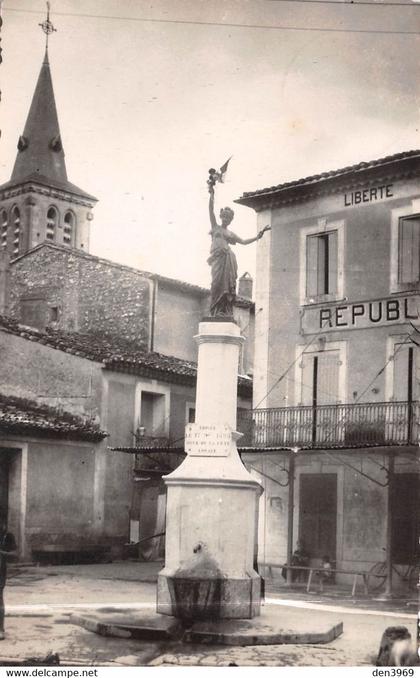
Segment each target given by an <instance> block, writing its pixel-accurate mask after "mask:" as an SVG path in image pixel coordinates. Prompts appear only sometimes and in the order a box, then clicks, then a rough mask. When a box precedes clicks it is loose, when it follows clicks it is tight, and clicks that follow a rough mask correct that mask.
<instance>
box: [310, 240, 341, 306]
mask: <svg viewBox="0 0 420 678" xmlns="http://www.w3.org/2000/svg"><path fill="white" fill-rule="evenodd" d="M337 256H338V234H337V231H331V232H330V233H320V234H317V235H310V236H308V237H307V239H306V296H307V297H319V296H321V295H323V294H336V293H337Z"/></svg>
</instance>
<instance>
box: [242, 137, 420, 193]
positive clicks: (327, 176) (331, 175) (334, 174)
mask: <svg viewBox="0 0 420 678" xmlns="http://www.w3.org/2000/svg"><path fill="white" fill-rule="evenodd" d="M416 158H419V159H420V150H413V151H406V152H403V153H397V154H395V155H390V156H386V157H384V158H379V159H378V160H372V161H369V162H360V163H358V164H357V165H349V166H347V167H343V168H341V169H337V170H330V171H328V172H322V173H320V174H314V175H311V176H308V177H304V178H302V179H297V180H294V181H289V182H285V183H282V184H277V185H275V186H269V187H266V188H262V189H258V190H255V191H245V192H244V193H243V194H242V196H241V197H240V198H238V199H236V200H235V201H234V202H236V203H238V204H240V205H246V206H253V205H254V204H255V202H256V201H259V200H263V199H264V198H266V199H267V198H271V199H273V197H274V196H278V197H279V194H282V193H283V194H286V193H288V192H289V191H291V190H293V189H305V188H311V187H315V186H317V185H318V186H319V185H321V184H322V185H326V184H327V183H328V182H331V181H332V180H334V179H337V180H339V179H343V178H345V177H346V176H349V175H351V174H358V173H363V172H366V171H369V170H374V169H377V168H385V167H387V166H390V165H392V164H395V163H397V162H400V161H403V160H410V159H416ZM402 176H405V175H402ZM340 187H341V184H340Z"/></svg>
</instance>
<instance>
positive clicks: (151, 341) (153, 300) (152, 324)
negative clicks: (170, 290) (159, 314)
mask: <svg viewBox="0 0 420 678" xmlns="http://www.w3.org/2000/svg"><path fill="white" fill-rule="evenodd" d="M157 284H158V283H157V280H156V278H152V280H151V281H150V286H149V290H150V314H149V327H150V331H149V351H154V350H155V322H156V321H155V315H156V299H157Z"/></svg>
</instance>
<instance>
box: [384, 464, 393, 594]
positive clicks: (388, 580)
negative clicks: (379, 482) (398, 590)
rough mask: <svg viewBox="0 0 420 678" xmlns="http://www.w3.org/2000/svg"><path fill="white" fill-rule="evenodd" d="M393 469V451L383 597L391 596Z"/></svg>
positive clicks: (389, 484) (389, 476)
mask: <svg viewBox="0 0 420 678" xmlns="http://www.w3.org/2000/svg"><path fill="white" fill-rule="evenodd" d="M394 470H395V458H394V453H393V452H390V453H389V458H388V506H387V509H388V510H387V522H386V581H385V592H384V597H385V598H391V597H392V508H393V499H394Z"/></svg>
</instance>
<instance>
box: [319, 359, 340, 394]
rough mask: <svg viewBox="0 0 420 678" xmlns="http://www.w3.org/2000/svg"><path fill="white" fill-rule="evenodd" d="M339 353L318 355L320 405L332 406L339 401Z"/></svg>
mask: <svg viewBox="0 0 420 678" xmlns="http://www.w3.org/2000/svg"><path fill="white" fill-rule="evenodd" d="M339 370H340V354H339V351H325V352H324V353H318V393H317V404H318V405H332V404H335V403H337V402H338V400H339Z"/></svg>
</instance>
